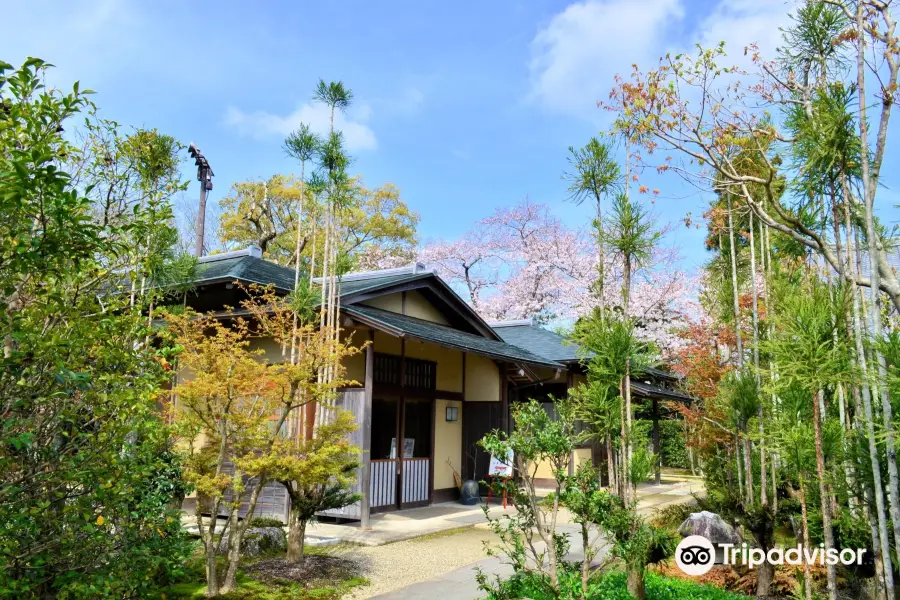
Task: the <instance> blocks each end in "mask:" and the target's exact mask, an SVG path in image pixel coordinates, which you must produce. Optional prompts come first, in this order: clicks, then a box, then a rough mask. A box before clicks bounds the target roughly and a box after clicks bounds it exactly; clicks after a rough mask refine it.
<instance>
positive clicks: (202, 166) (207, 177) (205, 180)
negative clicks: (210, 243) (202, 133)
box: [188, 142, 214, 258]
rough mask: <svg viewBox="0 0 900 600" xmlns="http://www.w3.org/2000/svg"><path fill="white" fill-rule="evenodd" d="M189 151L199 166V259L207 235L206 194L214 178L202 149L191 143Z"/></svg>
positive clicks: (197, 243)
mask: <svg viewBox="0 0 900 600" xmlns="http://www.w3.org/2000/svg"><path fill="white" fill-rule="evenodd" d="M188 151H189V152H190V153H191V158H193V159H194V164H195V165H197V181H199V182H200V206H199V208H198V210H197V239H196V243H195V247H194V253H195V254H196V255H197V258H200V257H201V256H203V241H204V234H205V233H206V192H208V191H209V190H211V189H213V185H212V178H213V175H214V173H213V171H212V168H210V166H209V161H207V160H206V157H205V156H203V153H202V152H200V148H198V147H197V146H196V144H194V142H191V146H190V148H188Z"/></svg>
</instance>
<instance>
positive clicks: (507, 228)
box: [418, 199, 691, 355]
mask: <svg viewBox="0 0 900 600" xmlns="http://www.w3.org/2000/svg"><path fill="white" fill-rule="evenodd" d="M597 256H598V253H597V247H596V239H595V237H594V236H593V235H591V232H590V230H589V229H587V228H586V227H585V228H583V229H572V228H569V227H566V226H565V224H563V223H562V222H561V221H560V220H559V219H558V218H556V217H555V216H554V215H553V214H552V212H551V210H550V208H549V207H548V206H547V205H544V204H536V203H532V202H530V201H529V200H527V199H526V200H524V201H522V202H520V203H519V204H516V205H514V206H510V207H503V208H499V209H497V210H496V211H495V212H494V214H492V215H491V216H489V217H487V218H485V219H482V220H480V221H478V222H476V223H475V224H474V225H473V227H472V229H471V230H469V231H468V232H466V233H465V234H463V235H462V236H461V237H460V238H459V239H457V240H452V241H446V240H441V241H436V242H432V243H430V244H428V245H426V246H425V247H423V248H422V249H421V250H420V251H419V253H418V260H420V261H421V262H424V263H426V264H427V265H428V266H431V267H433V268H434V269H435V270H436V271H437V273H438V274H439V275H440V276H441V277H443V278H444V279H445V280H447V281H448V282H449V283H450V284H451V285H452V286H453V287H454V288H455V289H456V290H457V292H459V293H460V295H461V296H462V297H463V298H465V299H466V300H467V301H469V302H470V303H471V304H472V306H473V307H474V308H475V310H477V311H478V312H479V313H480V314H481V315H482V316H483V317H484V318H486V319H488V320H497V321H501V320H510V319H527V318H533V319H535V320H536V321H538V322H542V323H547V322H550V321H555V322H562V323H565V322H572V321H574V320H575V319H577V318H579V317H582V316H584V315H586V314H588V313H589V312H590V311H591V310H592V309H593V307H594V306H596V305H597V303H598V298H597V296H596V290H597V289H598V286H596V285H595V284H596V281H597V276H598V273H599V272H600V271H599V269H598V268H597ZM648 263H649V264H651V265H652V267H648V268H646V269H643V270H640V271H638V272H636V273H635V274H634V281H633V293H632V298H631V301H630V303H629V306H628V314H629V315H630V316H632V317H635V320H636V323H637V332H638V334H639V335H640V336H641V337H642V338H643V339H646V340H652V341H654V342H655V343H656V344H657V346H659V347H660V349H661V350H662V351H663V353H664V354H667V355H668V354H670V353H671V352H672V351H674V350H675V349H676V348H678V347H680V346H681V345H682V344H683V340H682V339H681V338H680V337H679V336H678V335H677V334H676V331H677V329H678V328H679V327H680V326H681V322H682V315H683V314H684V313H685V308H684V307H686V306H687V305H688V303H689V300H690V297H689V290H690V289H691V288H690V287H689V285H688V284H689V283H690V281H689V278H688V277H687V276H686V275H685V273H684V272H683V271H682V270H681V269H680V268H679V267H678V255H677V253H676V252H674V251H673V250H671V249H665V248H662V249H657V250H655V251H654V254H653V258H652V259H651V260H650V261H648ZM603 273H604V279H605V281H606V285H604V286H603V289H604V290H605V291H604V298H603V301H604V305H605V306H607V307H615V308H617V309H618V310H623V307H622V297H621V294H620V293H619V292H618V289H619V285H618V283H619V282H620V281H621V279H622V275H623V271H622V265H621V264H620V263H619V262H618V261H616V260H615V259H614V258H613V257H612V256H608V257H606V258H605V266H604V269H603Z"/></svg>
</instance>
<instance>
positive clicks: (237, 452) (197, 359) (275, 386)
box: [164, 286, 358, 596]
mask: <svg viewBox="0 0 900 600" xmlns="http://www.w3.org/2000/svg"><path fill="white" fill-rule="evenodd" d="M248 292H249V293H250V296H249V298H248V299H247V300H245V301H244V302H242V306H241V308H242V309H243V310H244V311H246V313H247V315H248V317H243V316H235V317H234V318H229V319H228V322H225V320H223V317H222V316H221V315H219V316H214V315H196V314H193V313H191V312H190V311H188V312H185V313H183V314H171V313H167V314H166V315H165V316H164V318H165V320H166V322H167V324H168V336H169V337H170V339H171V340H172V342H173V343H174V344H175V346H176V348H178V349H179V353H178V355H177V360H178V367H179V369H180V370H181V372H182V373H183V374H184V376H183V377H181V378H180V380H179V381H178V383H177V384H176V385H175V386H174V388H173V390H172V394H173V396H174V397H175V398H176V401H175V402H174V403H173V408H172V414H173V418H174V421H175V425H176V427H177V428H178V430H179V433H180V438H181V440H182V443H183V444H184V446H185V448H186V453H187V458H186V462H185V467H186V472H185V476H186V479H187V480H188V481H189V482H190V483H191V484H192V485H193V486H194V487H195V488H196V490H197V493H198V502H197V505H196V509H195V511H196V512H195V515H196V518H197V524H198V528H199V529H200V531H201V539H202V540H203V544H204V548H205V554H206V569H207V586H208V593H209V594H210V595H212V596H215V595H218V594H226V593H228V592H229V591H230V590H232V589H234V587H235V585H236V575H237V568H238V565H239V564H240V559H241V544H242V542H243V536H244V534H245V532H246V530H247V528H248V527H249V524H250V520H251V519H252V517H253V512H254V510H255V509H256V504H257V501H258V499H259V494H260V493H261V491H262V489H263V488H264V487H265V486H266V484H268V483H269V482H271V481H273V480H274V479H275V476H276V475H282V476H283V474H284V472H285V468H286V464H289V461H290V460H291V458H292V457H293V458H294V459H295V460H303V456H302V455H299V454H295V453H292V452H286V450H290V449H291V448H294V447H295V446H297V447H299V444H300V442H299V441H298V440H299V438H300V437H302V421H301V416H300V409H301V408H302V407H304V406H307V405H311V404H313V403H315V405H317V406H318V407H319V410H320V411H323V412H326V413H327V412H328V411H330V413H329V414H327V418H324V419H323V421H324V422H326V423H327V422H331V421H332V420H333V419H334V418H335V414H333V413H335V411H334V409H333V408H331V407H332V406H333V400H334V397H335V393H336V390H337V388H339V387H342V386H345V385H350V384H351V383H352V382H349V381H347V380H345V379H344V378H343V375H342V374H343V370H342V367H341V360H342V359H343V358H344V357H345V356H348V355H351V354H353V353H355V352H358V349H357V348H354V347H352V346H348V345H345V344H342V343H340V342H337V341H336V338H335V336H334V335H333V334H332V332H331V331H330V330H328V329H326V328H319V327H316V326H315V324H314V323H312V322H309V321H306V322H301V324H300V326H299V329H296V330H295V327H294V314H295V313H294V310H293V308H292V307H291V306H290V305H288V304H286V303H285V302H283V301H282V300H281V299H280V298H278V297H277V296H276V295H275V294H274V292H273V291H272V289H271V288H259V287H255V286H254V287H251V288H248ZM225 318H227V317H225ZM263 338H264V339H267V340H271V341H272V342H274V343H275V344H276V346H277V347H280V348H281V357H280V359H281V360H279V361H277V362H270V360H269V359H268V357H266V356H264V351H263V350H262V348H260V347H259V346H258V345H257V344H256V343H255V341H254V340H256V339H263ZM292 354H293V356H294V360H293V361H291V360H289V357H290V356H291V355H292ZM326 368H331V369H333V371H332V372H333V374H334V377H333V378H332V379H329V380H323V379H322V378H320V377H318V374H319V373H321V372H322V370H323V369H326ZM230 465H233V469H229V466H230ZM317 473H319V475H320V476H322V477H324V481H325V482H327V481H328V477H329V474H327V473H323V472H322V471H317ZM248 478H249V481H248V480H247V479H248ZM244 503H246V514H245V515H244V518H239V514H240V511H241V506H242V504H244ZM220 511H224V513H225V514H226V515H227V524H226V525H225V528H224V529H223V530H222V531H219V532H217V531H216V529H215V528H216V520H215V519H210V521H209V523H208V524H207V525H206V526H204V525H203V522H202V518H201V514H212V515H218V514H220ZM289 525H290V526H291V528H292V531H293V530H294V528H295V527H299V525H298V524H296V523H293V522H292V523H290V524H289ZM226 532H228V536H227V539H228V550H227V558H228V562H227V570H226V572H225V575H224V578H221V581H220V577H219V574H218V572H217V566H216V551H217V549H218V546H219V537H221V536H224V534H225V533H226ZM292 535H293V537H294V538H296V535H295V534H292Z"/></svg>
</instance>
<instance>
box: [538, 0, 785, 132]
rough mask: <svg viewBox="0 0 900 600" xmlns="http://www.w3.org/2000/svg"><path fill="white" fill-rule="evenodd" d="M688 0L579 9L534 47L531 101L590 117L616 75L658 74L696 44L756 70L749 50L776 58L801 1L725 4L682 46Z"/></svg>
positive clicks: (604, 0) (615, 1) (630, 0)
mask: <svg viewBox="0 0 900 600" xmlns="http://www.w3.org/2000/svg"><path fill="white" fill-rule="evenodd" d="M682 2H683V0H646V1H643V2H636V1H634V0H585V1H583V2H579V3H576V4H571V5H570V6H568V7H567V8H566V9H565V10H563V11H562V12H561V13H558V14H557V15H555V16H554V17H553V18H552V19H551V20H550V22H549V23H548V24H547V26H546V27H544V28H543V29H541V30H540V31H539V32H538V33H537V35H536V36H535V38H534V40H533V41H532V48H531V51H532V52H531V54H532V55H531V62H530V64H529V69H530V72H531V83H532V87H531V97H532V99H533V100H534V101H536V102H538V103H539V104H541V105H543V106H545V107H547V108H550V109H553V110H558V111H560V112H568V113H573V114H581V115H583V114H586V113H588V112H589V111H591V110H592V109H593V110H595V111H596V109H594V106H595V103H596V101H597V100H606V99H607V97H608V94H609V91H610V90H611V89H612V87H613V85H614V77H615V75H616V74H619V75H622V76H627V75H629V74H630V73H631V65H632V64H634V63H637V64H638V65H639V66H640V67H642V68H645V69H646V68H653V67H654V66H655V65H656V62H657V59H658V58H659V57H661V56H663V55H664V54H665V53H666V52H667V51H670V50H671V51H674V52H682V51H688V52H690V51H692V49H693V47H694V44H695V43H698V42H699V43H700V44H702V45H703V46H705V47H711V46H714V45H716V44H718V43H719V42H720V41H724V42H725V47H726V50H727V52H728V53H729V57H730V61H729V62H730V63H737V64H739V65H740V66H743V67H749V59H745V58H744V57H743V51H744V48H745V47H746V46H747V45H749V44H751V43H758V44H759V46H760V49H761V50H762V52H763V54H764V56H767V57H771V56H773V55H774V52H775V49H776V47H777V46H778V44H779V43H780V42H781V31H780V29H779V28H780V27H785V26H787V25H788V24H789V22H790V19H789V17H788V13H789V12H791V11H792V10H793V9H794V8H795V6H796V4H797V2H796V0H720V2H718V3H717V4H715V5H714V6H712V8H711V10H708V11H707V16H706V17H705V18H702V19H700V20H699V22H698V23H697V25H696V27H695V28H693V30H691V31H688V32H686V33H683V34H681V35H679V36H678V39H674V35H673V34H674V33H675V32H674V31H672V29H673V25H679V24H680V21H681V19H682V18H683V17H684V15H685V12H686V10H690V11H695V10H698V8H697V7H696V6H690V5H688V6H687V8H686V7H685V5H684V4H683V3H682Z"/></svg>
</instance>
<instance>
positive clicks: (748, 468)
mask: <svg viewBox="0 0 900 600" xmlns="http://www.w3.org/2000/svg"><path fill="white" fill-rule="evenodd" d="M744 477H745V482H744V483H745V484H746V485H747V496H746V502H747V508H748V509H749V508H751V507H752V506H753V445H752V444H751V443H750V436H749V435H747V434H745V435H744Z"/></svg>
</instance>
